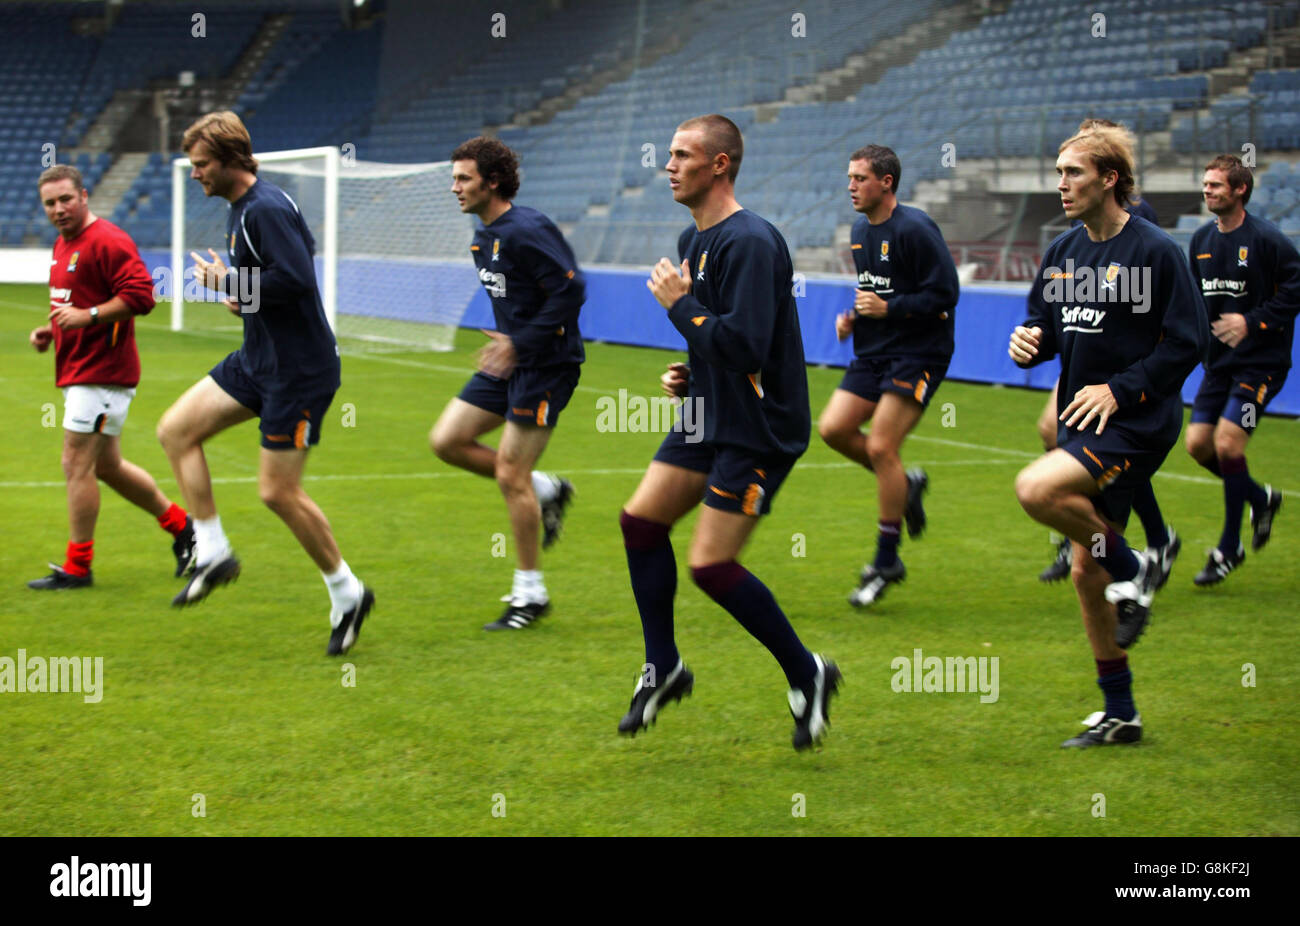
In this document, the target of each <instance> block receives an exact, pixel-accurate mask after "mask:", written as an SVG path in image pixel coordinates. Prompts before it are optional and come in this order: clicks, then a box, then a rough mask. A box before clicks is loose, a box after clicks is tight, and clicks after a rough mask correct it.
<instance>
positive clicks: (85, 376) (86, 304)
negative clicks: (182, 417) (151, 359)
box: [27, 164, 194, 589]
mask: <svg viewBox="0 0 1300 926" xmlns="http://www.w3.org/2000/svg"><path fill="white" fill-rule="evenodd" d="M37 189H38V190H39V191H40V196H41V205H42V206H44V207H45V214H46V216H48V217H49V220H50V222H51V223H53V225H54V226H55V227H56V228H57V229H58V230H59V238H58V240H57V241H55V242H54V255H53V259H52V260H51V261H50V320H49V323H47V324H44V325H41V327H39V328H36V329H35V330H33V331H32V333H31V336H30V338H29V340H30V341H31V344H32V346H33V347H34V348H36V350H37V351H41V352H43V351H45V350H47V349H48V348H49V346H50V342H51V341H53V343H54V374H55V385H57V386H58V387H59V388H61V389H62V390H63V397H64V411H63V472H64V475H65V476H66V478H67V481H68V520H69V522H70V525H69V538H68V552H67V558H66V559H65V560H64V563H63V565H62V566H58V565H55V564H54V563H51V564H50V566H51V568H52V569H53V572H51V573H50V574H49V575H48V576H45V577H44V578H41V579H33V580H32V581H31V582H28V583H27V585H28V587H29V588H35V589H63V588H83V587H85V586H88V585H90V584H92V582H93V574H92V572H91V569H90V563H91V559H92V558H93V556H94V546H95V541H94V536H95V521H96V519H97V518H98V517H99V483H98V482H97V481H96V480H97V478H98V479H102V480H103V481H104V482H105V483H106V484H107V485H108V486H109V487H110V488H112V489H113V490H114V491H116V492H117V493H118V494H119V495H121V496H122V497H123V498H125V499H126V500H127V501H129V502H131V503H133V504H135V505H138V506H139V507H141V508H143V509H144V510H145V511H147V512H149V513H150V514H151V515H153V516H154V517H155V518H157V519H158V524H159V525H160V526H161V527H162V528H163V529H164V530H166V531H167V532H168V533H170V534H171V535H172V537H173V538H174V540H173V542H172V552H173V553H174V554H175V556H176V575H178V576H180V575H183V574H184V573H185V570H186V569H187V568H188V567H189V566H190V565H191V563H192V561H193V558H194V529H193V527H192V525H191V524H190V519H189V516H188V515H187V514H186V513H185V509H184V508H181V507H180V506H179V505H175V504H172V502H170V501H169V500H168V499H167V496H165V495H163V494H162V492H161V491H160V490H159V489H158V484H157V483H156V482H154V479H153V477H152V476H150V475H149V474H148V473H147V472H145V471H144V470H143V469H141V468H140V467H138V466H136V465H135V464H134V463H131V462H128V461H127V460H124V459H122V451H121V434H122V426H123V425H124V424H125V423H126V414H127V410H128V409H129V408H130V406H131V398H132V397H133V396H134V395H135V387H136V384H137V383H139V382H140V355H139V353H138V352H137V351H136V346H135V324H134V322H133V320H132V319H133V318H134V316H136V315H144V314H146V313H148V312H149V311H150V310H151V309H152V308H153V306H154V298H153V278H152V277H150V275H149V271H148V270H147V269H146V268H145V265H144V261H142V260H141V259H140V253H139V251H137V250H136V246H135V242H133V241H132V240H131V238H130V237H129V236H128V235H127V233H126V232H124V231H122V229H120V228H118V227H117V226H116V225H114V224H113V223H112V222H109V221H108V220H107V219H101V218H98V217H96V216H95V215H94V214H93V213H92V212H91V211H90V203H89V199H88V197H87V195H86V188H85V187H84V186H83V185H82V182H81V173H80V172H79V171H78V170H77V169H76V168H75V167H72V166H69V165H66V164H60V165H56V166H54V167H51V168H50V169H49V170H47V171H45V172H44V173H43V174H41V176H40V179H39V180H38V181H37Z"/></svg>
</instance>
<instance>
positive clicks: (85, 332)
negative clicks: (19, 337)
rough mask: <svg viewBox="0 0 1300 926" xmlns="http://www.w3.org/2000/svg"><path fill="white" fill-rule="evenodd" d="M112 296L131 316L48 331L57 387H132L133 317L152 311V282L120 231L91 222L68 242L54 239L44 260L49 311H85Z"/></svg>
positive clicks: (135, 378) (135, 360)
mask: <svg viewBox="0 0 1300 926" xmlns="http://www.w3.org/2000/svg"><path fill="white" fill-rule="evenodd" d="M114 296H118V297H120V298H121V299H122V300H123V301H124V302H125V303H126V304H127V305H128V306H130V308H131V316H129V317H127V318H125V319H120V320H118V321H116V322H104V321H100V322H99V323H98V324H95V325H90V326H88V327H86V328H71V329H68V330H66V331H65V330H63V329H62V328H60V327H59V326H58V325H55V326H54V376H55V384H56V385H57V386H59V387H60V388H61V387H63V386H74V385H83V386H135V385H136V384H138V383H139V382H140V354H139V351H137V350H136V346H135V318H134V316H136V315H145V314H147V313H148V312H149V311H150V310H151V309H152V308H153V306H154V298H153V278H152V277H151V276H150V275H149V271H148V269H147V268H146V267H145V265H144V261H143V260H141V259H140V252H139V251H138V250H137V249H136V246H135V242H134V241H132V240H131V237H130V236H129V235H128V234H127V233H126V232H124V231H122V229H120V228H118V227H117V226H116V225H114V224H113V223H112V222H110V221H108V220H107V219H100V218H97V219H95V221H93V222H91V223H90V224H89V225H87V226H86V227H85V228H83V229H82V230H81V232H80V233H79V234H78V235H77V236H76V237H75V238H73V239H72V240H70V241H69V240H67V239H65V238H64V237H63V236H62V235H60V236H59V238H58V239H57V240H56V241H55V242H54V255H53V259H52V260H51V261H50V308H51V309H54V308H57V307H59V306H65V305H72V306H75V307H76V308H79V309H89V308H90V307H91V306H98V305H103V304H104V303H105V302H107V301H108V300H109V299H112V298H113V297H114Z"/></svg>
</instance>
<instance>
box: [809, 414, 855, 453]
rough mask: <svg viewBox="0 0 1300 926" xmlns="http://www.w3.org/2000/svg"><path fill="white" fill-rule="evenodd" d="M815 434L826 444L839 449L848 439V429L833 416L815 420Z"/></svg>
mask: <svg viewBox="0 0 1300 926" xmlns="http://www.w3.org/2000/svg"><path fill="white" fill-rule="evenodd" d="M817 434H818V436H819V437H821V439H822V440H823V441H824V442H825V443H826V445H827V446H829V447H831V448H833V449H835V450H839V449H840V448H841V447H843V446H844V444H845V443H846V442H847V441H848V439H849V435H850V432H849V429H848V428H846V427H844V425H843V423H842V422H839V421H836V420H835V419H834V418H821V419H819V420H818V422H817Z"/></svg>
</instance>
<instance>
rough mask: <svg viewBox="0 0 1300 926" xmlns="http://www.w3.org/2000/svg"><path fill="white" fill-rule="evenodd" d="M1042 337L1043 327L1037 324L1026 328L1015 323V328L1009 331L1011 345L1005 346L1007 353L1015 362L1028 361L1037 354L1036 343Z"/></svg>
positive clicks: (1037, 343)
mask: <svg viewBox="0 0 1300 926" xmlns="http://www.w3.org/2000/svg"><path fill="white" fill-rule="evenodd" d="M1042 337H1043V329H1042V328H1039V327H1038V326H1034V327H1033V328H1026V327H1025V326H1023V325H1017V326H1016V330H1015V331H1013V332H1011V346H1010V347H1009V348H1007V353H1008V354H1010V355H1011V359H1012V360H1014V361H1015V362H1016V363H1028V362H1029V361H1031V360H1033V359H1034V358H1035V357H1037V356H1038V345H1039V343H1040V341H1041V340H1042Z"/></svg>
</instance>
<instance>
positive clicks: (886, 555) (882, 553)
mask: <svg viewBox="0 0 1300 926" xmlns="http://www.w3.org/2000/svg"><path fill="white" fill-rule="evenodd" d="M877 528H878V530H879V533H878V534H877V535H876V558H875V560H874V563H873V565H874V566H875V567H876V568H877V569H884V568H886V567H888V566H892V565H894V563H896V562H898V540H899V537H900V536H901V535H902V529H903V522H902V521H880V522H879V523H878V524H877Z"/></svg>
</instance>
